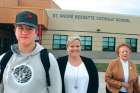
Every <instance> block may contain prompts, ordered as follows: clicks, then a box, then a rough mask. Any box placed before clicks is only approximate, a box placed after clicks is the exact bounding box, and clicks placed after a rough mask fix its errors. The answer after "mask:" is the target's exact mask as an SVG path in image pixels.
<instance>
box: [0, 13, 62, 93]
mask: <svg viewBox="0 0 140 93" xmlns="http://www.w3.org/2000/svg"><path fill="white" fill-rule="evenodd" d="M37 25H38V19H37V15H36V14H34V13H33V12H30V11H22V12H20V13H18V14H17V15H16V24H15V35H16V38H17V41H18V43H17V44H14V45H12V46H11V51H12V53H13V54H12V56H11V57H10V59H9V60H8V63H7V65H6V67H5V69H4V72H3V74H2V75H3V78H2V81H1V83H0V93H61V89H62V88H61V86H62V85H61V77H60V72H59V67H58V64H57V61H56V59H55V57H54V56H53V55H52V54H51V53H48V55H47V56H48V58H49V62H50V68H49V71H48V73H49V75H48V76H49V77H46V73H47V72H46V71H45V69H44V67H43V64H42V62H41V58H40V52H41V50H42V49H44V48H43V47H42V46H41V45H39V44H38V43H36V42H35V36H36V30H37ZM4 55H5V54H3V55H1V56H0V58H1V59H0V60H2V58H3V57H4ZM48 78H50V86H49V85H48V84H47V82H46V81H47V80H48Z"/></svg>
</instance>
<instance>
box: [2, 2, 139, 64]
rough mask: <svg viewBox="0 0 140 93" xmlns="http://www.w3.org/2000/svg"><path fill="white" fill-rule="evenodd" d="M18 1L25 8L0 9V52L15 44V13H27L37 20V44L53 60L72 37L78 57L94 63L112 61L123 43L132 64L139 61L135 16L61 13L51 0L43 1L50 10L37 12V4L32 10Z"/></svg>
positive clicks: (137, 31)
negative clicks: (77, 38) (78, 41)
mask: <svg viewBox="0 0 140 93" xmlns="http://www.w3.org/2000/svg"><path fill="white" fill-rule="evenodd" d="M4 1H6V0H4ZM7 1H8V0H7ZM9 1H10V0H9ZM15 1H17V0H15ZM19 1H22V3H25V1H26V3H27V2H28V3H27V4H28V5H26V4H25V6H26V7H25V6H24V7H23V6H20V7H12V8H11V7H10V8H7V7H0V12H1V11H2V14H3V16H2V15H0V47H1V49H3V48H4V47H3V46H7V47H9V46H10V45H11V44H12V43H14V41H15V38H13V36H14V27H13V24H14V21H15V19H14V18H15V15H16V13H18V12H19V11H21V10H26V9H29V10H32V11H33V12H35V13H37V15H38V17H39V25H38V36H37V41H38V42H39V43H41V44H42V45H43V46H44V47H47V48H48V49H49V51H51V52H52V53H53V54H54V55H55V56H56V57H59V56H63V55H66V54H67V53H66V46H67V45H66V44H67V39H68V37H69V36H70V35H72V34H75V35H79V36H80V39H81V45H82V51H81V52H82V55H84V56H87V57H90V58H92V59H95V60H97V62H103V61H108V60H107V59H114V58H116V54H115V49H116V47H117V46H118V45H119V44H121V43H127V44H129V45H130V46H131V47H132V51H133V52H132V60H134V61H135V62H136V63H138V61H139V60H140V57H139V52H140V32H139V31H140V26H139V24H140V17H138V16H128V15H120V14H108V13H98V12H86V11H73V10H62V9H60V8H59V7H58V6H57V5H56V4H55V3H54V2H51V0H44V1H47V2H48V1H49V2H51V3H52V6H51V5H50V4H49V3H48V6H45V5H44V6H43V7H42V8H40V7H41V4H40V7H38V6H39V5H34V6H33V5H32V3H31V1H32V2H35V1H34V0H19ZM29 1H30V2H29ZM37 1H41V0H37ZM42 2H43V1H42ZM22 3H20V4H19V2H18V5H24V4H22ZM38 4H39V3H38ZM0 6H1V5H0ZM27 6H28V7H27ZM5 9H7V10H5ZM6 39H7V40H6ZM6 41H7V42H6ZM1 52H4V51H3V50H1ZM139 63H140V62H139Z"/></svg>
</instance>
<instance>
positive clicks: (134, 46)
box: [126, 38, 137, 52]
mask: <svg viewBox="0 0 140 93" xmlns="http://www.w3.org/2000/svg"><path fill="white" fill-rule="evenodd" d="M126 43H127V44H128V45H130V46H131V50H132V52H137V39H136V38H126Z"/></svg>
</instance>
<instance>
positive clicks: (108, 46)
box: [103, 37, 115, 51]
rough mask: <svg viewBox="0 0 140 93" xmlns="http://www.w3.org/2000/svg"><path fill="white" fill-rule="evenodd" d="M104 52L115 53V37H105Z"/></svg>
mask: <svg viewBox="0 0 140 93" xmlns="http://www.w3.org/2000/svg"><path fill="white" fill-rule="evenodd" d="M103 51H115V37H103Z"/></svg>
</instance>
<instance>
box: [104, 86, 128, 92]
mask: <svg viewBox="0 0 140 93" xmlns="http://www.w3.org/2000/svg"><path fill="white" fill-rule="evenodd" d="M106 93H112V92H110V91H109V89H108V88H107V87H106ZM119 93H127V92H119Z"/></svg>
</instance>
